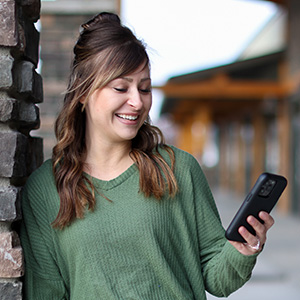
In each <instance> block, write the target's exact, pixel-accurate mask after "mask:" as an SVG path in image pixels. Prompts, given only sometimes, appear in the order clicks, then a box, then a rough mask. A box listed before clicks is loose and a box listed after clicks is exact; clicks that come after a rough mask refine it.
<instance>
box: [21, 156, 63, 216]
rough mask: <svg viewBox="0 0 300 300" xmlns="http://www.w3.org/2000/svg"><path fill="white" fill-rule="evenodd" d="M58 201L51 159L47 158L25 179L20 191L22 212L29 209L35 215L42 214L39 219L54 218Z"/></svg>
mask: <svg viewBox="0 0 300 300" xmlns="http://www.w3.org/2000/svg"><path fill="white" fill-rule="evenodd" d="M59 203H60V200H59V195H58V192H57V189H56V184H55V179H54V175H53V171H52V161H51V160H47V161H45V162H44V163H43V164H42V165H41V166H40V167H39V168H38V169H36V170H35V171H34V172H33V173H32V174H31V175H30V176H29V178H28V179H27V182H26V184H25V187H24V189H23V191H22V208H23V213H26V211H27V212H28V209H29V210H32V211H33V212H34V213H35V214H36V215H38V216H42V217H41V219H45V221H46V220H54V218H55V216H56V214H57V210H58V209H59ZM46 222H48V221H46ZM49 222H50V221H49Z"/></svg>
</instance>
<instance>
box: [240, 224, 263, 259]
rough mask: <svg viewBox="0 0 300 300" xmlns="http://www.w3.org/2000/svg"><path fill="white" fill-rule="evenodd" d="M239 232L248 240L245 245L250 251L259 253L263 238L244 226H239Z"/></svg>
mask: <svg viewBox="0 0 300 300" xmlns="http://www.w3.org/2000/svg"><path fill="white" fill-rule="evenodd" d="M239 233H240V235H241V236H242V237H243V238H244V240H245V241H246V243H245V244H244V246H245V247H247V249H248V251H250V253H252V254H253V253H257V252H259V251H260V250H261V240H260V238H259V237H258V236H254V235H253V234H251V233H250V232H249V231H248V230H247V229H246V228H245V227H244V226H241V227H240V228H239Z"/></svg>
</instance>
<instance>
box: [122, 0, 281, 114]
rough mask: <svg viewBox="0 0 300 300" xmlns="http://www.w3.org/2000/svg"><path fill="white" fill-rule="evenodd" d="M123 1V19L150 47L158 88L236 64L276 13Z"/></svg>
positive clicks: (215, 1)
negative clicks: (183, 76)
mask: <svg viewBox="0 0 300 300" xmlns="http://www.w3.org/2000/svg"><path fill="white" fill-rule="evenodd" d="M121 3H122V6H121V17H122V21H123V22H124V23H125V24H126V25H127V26H128V27H130V28H131V29H133V31H134V32H135V34H136V35H137V36H138V37H139V38H140V39H142V40H143V41H144V42H145V43H146V44H147V46H148V53H149V55H150V58H151V65H152V66H151V73H152V74H151V75H152V81H153V84H154V85H161V84H163V83H165V82H166V81H167V79H169V78H170V77H172V76H176V75H181V74H184V73H190V72H193V71H199V70H201V69H205V68H209V67H212V66H216V65H222V64H226V63H230V62H232V61H234V60H235V59H236V58H237V57H238V56H239V54H240V53H241V51H242V50H243V49H244V48H245V47H246V45H247V44H248V43H249V41H251V40H252V39H253V37H254V36H255V35H256V34H257V33H258V32H259V31H260V30H261V28H262V27H263V26H264V25H265V24H266V23H267V21H268V20H269V19H270V18H271V17H272V16H273V15H274V13H275V12H276V5H275V4H273V3H270V2H268V1H251V0H150V1H149V0H122V1H121ZM159 103H160V101H159V100H158V101H156V102H155V103H154V106H155V105H156V104H157V105H158V106H159ZM157 109H158V108H156V107H153V110H157ZM154 113H155V112H154Z"/></svg>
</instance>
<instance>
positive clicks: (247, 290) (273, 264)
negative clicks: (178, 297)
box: [207, 190, 300, 300]
mask: <svg viewBox="0 0 300 300" xmlns="http://www.w3.org/2000/svg"><path fill="white" fill-rule="evenodd" d="M213 195H214V197H215V200H216V204H217V207H218V209H219V213H220V216H221V219H222V223H223V226H224V227H225V228H227V226H228V225H229V223H230V221H231V219H232V218H233V216H234V215H235V213H236V211H237V210H238V208H239V206H240V205H241V202H242V200H243V199H241V198H240V199H237V197H236V196H234V195H232V194H230V193H228V192H225V191H220V190H213ZM271 215H272V216H273V218H274V219H275V224H274V226H273V227H272V228H271V229H270V230H269V232H268V236H267V243H266V245H265V248H264V250H263V252H262V253H261V254H260V255H259V257H258V260H257V264H256V266H255V268H254V270H253V274H252V278H251V279H250V280H249V281H248V282H247V283H246V284H245V285H244V286H243V287H242V288H241V289H239V290H238V291H236V292H235V293H233V294H231V295H230V296H229V297H228V298H226V299H230V300H254V299H255V300H282V299H284V300H300V216H291V215H289V216H286V215H282V214H280V213H279V212H278V211H277V210H276V207H275V209H274V210H273V211H272V213H271ZM207 299H208V300H213V299H219V298H217V297H214V296H212V295H210V294H207Z"/></svg>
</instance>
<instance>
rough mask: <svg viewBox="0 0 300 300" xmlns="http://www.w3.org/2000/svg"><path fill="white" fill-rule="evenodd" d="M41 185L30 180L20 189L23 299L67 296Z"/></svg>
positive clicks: (48, 298) (40, 299)
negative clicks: (57, 261)
mask: <svg viewBox="0 0 300 300" xmlns="http://www.w3.org/2000/svg"><path fill="white" fill-rule="evenodd" d="M40 190H41V188H40V186H39V185H38V184H37V183H35V182H34V180H31V181H30V182H29V183H28V184H26V187H25V188H24V191H23V193H22V213H23V220H22V223H21V230H20V238H21V243H22V247H23V252H24V258H25V275H24V292H23V293H24V299H30V300H35V299H36V300H50V299H55V300H62V299H68V297H67V290H66V288H65V284H64V281H63V279H62V276H61V274H60V271H59V268H58V266H57V263H56V260H55V255H54V246H53V244H51V243H52V237H51V232H50V231H51V230H52V228H51V225H50V223H49V222H48V221H47V220H48V218H47V215H46V211H45V205H43V204H42V203H43V201H41V199H42V197H43V195H42V193H40V192H39V191H40Z"/></svg>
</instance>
